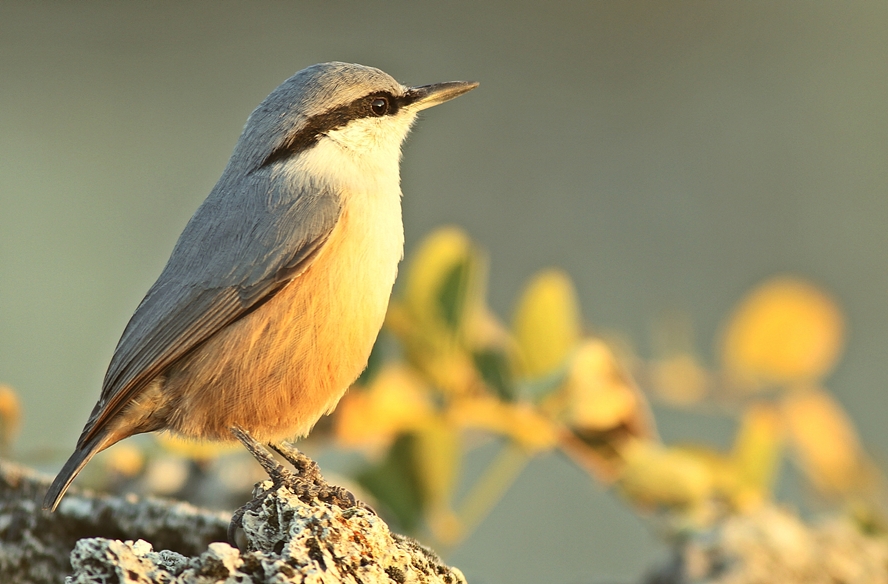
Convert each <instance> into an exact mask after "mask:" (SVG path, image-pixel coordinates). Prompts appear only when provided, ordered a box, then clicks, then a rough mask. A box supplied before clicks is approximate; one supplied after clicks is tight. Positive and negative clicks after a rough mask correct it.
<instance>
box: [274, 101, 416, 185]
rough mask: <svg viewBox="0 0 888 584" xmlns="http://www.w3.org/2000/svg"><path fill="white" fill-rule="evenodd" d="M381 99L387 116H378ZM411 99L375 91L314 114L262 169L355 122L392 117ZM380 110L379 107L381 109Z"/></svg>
mask: <svg viewBox="0 0 888 584" xmlns="http://www.w3.org/2000/svg"><path fill="white" fill-rule="evenodd" d="M377 100H385V101H386V104H387V106H386V108H385V111H384V112H383V113H377V112H376V111H375V110H374V107H373V104H374V102H376V101H377ZM410 101H411V99H410V97H408V96H404V95H394V94H392V93H389V92H388V91H383V92H375V93H371V94H369V95H365V96H364V97H360V98H358V99H356V100H354V101H352V102H351V103H347V104H345V105H341V106H339V107H335V108H333V109H330V110H327V111H326V112H324V113H321V114H317V115H314V116H312V117H310V118H309V119H308V120H306V122H305V124H303V126H302V127H301V128H300V129H299V131H298V132H296V133H295V134H293V135H292V136H290V137H289V138H288V139H287V140H286V142H284V143H283V144H281V145H280V146H278V147H277V148H275V149H274V150H273V151H272V152H271V153H270V154H269V155H268V156H267V157H266V158H265V160H264V161H262V164H261V165H260V168H261V167H263V166H267V165H269V164H271V163H272V162H277V161H278V160H283V159H285V158H289V157H290V156H294V155H296V154H298V153H299V152H301V151H303V150H305V149H307V148H309V147H311V146H312V145H314V144H315V143H316V142H317V141H318V140H319V139H320V137H321V136H322V135H324V134H325V133H327V132H330V131H332V130H335V129H337V128H341V127H343V126H345V125H346V124H347V123H349V122H350V121H352V120H357V119H360V118H370V117H374V118H376V117H382V116H391V115H394V114H396V113H398V111H399V110H400V109H401V108H402V107H403V106H404V105H407V104H408V103H410ZM377 109H378V108H377Z"/></svg>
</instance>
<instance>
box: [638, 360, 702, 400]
mask: <svg viewBox="0 0 888 584" xmlns="http://www.w3.org/2000/svg"><path fill="white" fill-rule="evenodd" d="M651 377H652V379H651V381H652V383H653V389H654V390H655V391H656V392H657V395H658V396H660V397H662V398H663V399H665V400H667V401H669V402H670V403H673V404H677V405H689V404H694V403H697V402H698V401H700V400H701V399H702V398H703V397H704V396H705V395H706V388H707V386H708V385H709V377H708V375H707V373H706V371H705V370H704V369H703V367H702V366H701V365H700V363H699V362H698V361H697V359H696V358H695V357H694V356H693V355H691V354H690V353H679V354H676V355H673V356H671V357H667V358H664V359H660V360H658V361H655V362H654V363H653V366H652V370H651Z"/></svg>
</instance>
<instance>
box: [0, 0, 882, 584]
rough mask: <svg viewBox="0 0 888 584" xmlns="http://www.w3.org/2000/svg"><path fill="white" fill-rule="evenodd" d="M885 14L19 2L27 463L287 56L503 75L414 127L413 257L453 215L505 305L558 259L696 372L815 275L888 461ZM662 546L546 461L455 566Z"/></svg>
mask: <svg viewBox="0 0 888 584" xmlns="http://www.w3.org/2000/svg"><path fill="white" fill-rule="evenodd" d="M886 28H888V5H886V4H885V3H883V2H875V1H874V2H863V1H856V2H847V3H828V2H822V3H811V2H781V3H771V2H755V1H753V2H722V3H711V2H701V1H696V2H670V3H663V2H654V1H646V0H645V1H636V2H623V3H603V2H602V3H587V2H561V3H554V4H553V3H536V2H516V1H511V2H505V1H490V2H458V3H440V2H436V3H431V2H386V3H361V4H358V3H332V2H292V3H281V2H250V3H247V2H189V3H165V2H145V3H113V2H92V1H89V2H79V3H62V2H24V1H15V0H3V1H2V2H0V331H2V334H0V383H6V384H8V385H9V386H11V387H13V388H14V389H15V391H16V392H17V394H18V396H19V399H20V400H21V402H22V408H23V424H22V429H21V434H20V436H19V438H18V440H17V442H16V444H15V447H14V449H13V450H12V456H13V458H16V459H19V460H22V461H25V462H28V463H30V464H34V465H37V466H39V467H40V468H43V469H44V470H47V471H53V472H54V471H55V470H56V469H57V468H58V467H59V466H60V464H61V462H62V461H63V459H64V457H66V456H67V455H68V454H69V453H70V449H71V448H73V445H74V442H75V441H76V438H77V436H78V435H79V432H80V430H81V428H82V425H83V423H84V422H85V420H86V417H87V416H88V414H89V411H90V410H91V408H92V406H93V404H94V403H95V400H96V398H97V397H98V392H99V388H100V386H101V380H102V376H103V374H104V370H105V367H106V366H107V363H108V361H109V359H110V357H111V354H112V352H113V349H114V346H115V344H116V342H117V340H118V338H119V335H120V333H121V332H122V330H123V327H124V326H125V324H126V322H127V320H128V318H129V316H130V314H131V313H132V311H133V310H134V308H135V307H136V305H137V304H138V302H139V301H140V300H141V298H142V296H143V295H144V293H145V291H146V290H147V289H148V287H149V286H150V285H151V283H152V282H153V281H154V279H155V278H156V277H157V275H158V274H159V272H160V270H161V268H162V267H163V264H164V263H165V261H166V258H167V257H168V255H169V252H170V251H171V249H172V246H173V244H174V242H175V239H176V237H177V236H178V234H179V233H180V231H181V229H182V228H183V227H184V225H185V223H186V221H187V220H188V218H189V217H190V215H191V213H192V212H193V211H194V209H195V208H196V207H197V205H198V204H199V203H200V202H201V201H202V200H203V198H204V197H205V196H206V194H207V193H208V192H209V190H210V189H211V188H212V186H213V184H214V182H215V180H216V179H217V178H218V176H219V174H220V173H221V171H222V168H223V167H224V165H225V163H226V161H227V158H228V156H229V154H230V152H231V149H232V147H233V145H234V142H235V140H236V139H237V137H238V135H239V133H240V130H241V128H242V127H243V123H244V121H245V120H246V117H247V115H248V114H249V113H250V112H251V111H252V109H253V108H254V107H255V106H256V105H257V104H258V103H259V102H260V101H261V100H262V99H263V98H264V97H265V96H266V95H267V94H268V93H269V92H270V91H271V90H272V89H273V88H274V87H276V86H277V85H278V84H279V83H280V82H281V81H283V80H284V79H285V78H287V77H288V76H290V75H291V74H292V73H293V72H295V71H297V70H299V69H301V68H303V67H305V66H308V65H310V64H313V63H316V62H320V61H328V60H343V61H354V62H360V63H363V64H367V65H373V66H376V67H379V68H381V69H383V70H385V71H386V72H388V73H390V74H392V75H393V76H395V77H396V78H397V79H399V80H400V81H402V82H404V83H407V84H426V83H432V82H437V81H445V80H453V79H471V80H478V81H480V82H481V87H480V88H479V89H478V90H477V91H474V92H472V93H471V94H469V95H467V96H465V97H463V98H461V99H459V100H456V101H454V102H452V103H448V104H447V105H445V106H443V107H441V108H435V109H434V110H431V111H429V112H427V113H425V114H424V115H423V118H422V119H421V120H420V122H419V123H418V124H417V126H416V128H415V130H414V131H413V133H412V134H411V137H410V138H409V139H408V141H407V143H406V145H405V148H404V159H403V163H402V188H403V191H404V221H405V228H406V237H407V254H408V257H409V256H410V254H411V252H412V251H414V250H415V248H416V246H417V244H418V242H419V241H420V240H421V239H422V238H423V237H424V236H425V235H427V234H428V233H429V232H430V231H432V230H433V229H434V228H436V227H439V226H441V225H444V224H453V225H457V226H459V227H460V228H461V229H463V230H464V231H465V232H466V233H467V234H468V235H469V236H470V237H471V239H472V241H474V242H475V244H476V245H477V246H479V248H481V249H483V250H485V254H486V258H487V262H488V264H489V283H488V294H487V298H488V301H489V304H490V307H491V308H492V310H493V312H494V313H496V314H498V315H500V317H501V318H502V319H503V320H509V319H510V318H511V314H512V311H513V308H514V306H515V303H516V301H517V299H518V297H519V294H520V293H521V290H522V289H523V287H524V285H525V284H524V283H525V282H526V281H527V280H528V278H530V277H531V275H532V274H534V273H536V272H537V271H538V270H540V269H542V268H545V267H548V266H559V267H561V268H563V269H564V270H565V271H566V273H568V274H570V276H571V278H572V279H573V281H574V283H575V286H576V290H577V295H578V299H579V302H580V305H581V306H582V312H583V316H584V322H585V327H586V331H587V332H591V333H593V334H602V335H610V336H612V337H618V338H619V339H621V342H622V343H624V344H626V345H630V346H631V347H632V348H633V354H636V355H640V356H642V357H645V358H651V357H655V356H656V355H655V353H656V352H657V350H658V347H657V343H656V342H655V341H656V338H657V335H656V334H655V333H654V332H652V331H657V330H660V328H658V327H661V325H662V323H663V322H674V321H675V320H676V319H678V320H679V321H680V322H682V323H685V325H686V326H685V325H682V326H683V327H684V329H682V330H689V331H692V333H688V334H687V336H686V339H685V340H686V341H687V343H688V344H689V346H690V349H693V352H694V353H695V354H696V355H698V356H699V358H700V359H701V360H702V361H703V362H709V361H715V360H717V356H718V350H717V349H716V348H715V347H716V346H717V345H716V342H717V339H718V338H719V334H720V331H721V330H722V329H721V327H722V326H723V323H724V319H725V318H726V317H727V316H728V314H729V313H730V311H731V310H732V307H734V306H735V304H736V303H737V302H739V301H740V299H741V298H743V297H744V296H745V294H746V293H747V292H748V291H749V289H750V288H752V287H753V286H754V285H756V284H757V283H759V282H761V281H762V280H764V279H765V278H768V277H770V276H773V275H775V274H780V273H791V274H795V275H797V276H801V277H803V278H805V279H807V280H808V281H810V282H813V283H815V284H816V285H817V286H819V287H820V288H821V289H822V290H825V291H826V292H827V293H828V294H830V295H831V297H832V298H833V299H834V300H835V301H836V302H837V303H838V305H839V306H841V310H842V312H843V314H844V322H845V330H846V338H847V343H846V344H845V345H844V354H843V356H842V359H841V361H840V362H839V364H838V366H837V367H836V368H835V370H832V371H831V372H830V375H829V377H828V378H827V379H826V380H825V383H827V384H828V386H829V389H830V390H832V393H833V395H834V396H835V399H836V401H837V402H838V403H840V404H841V405H842V407H843V408H844V410H845V411H846V412H847V413H848V415H849V416H850V417H851V418H852V419H853V420H854V421H855V423H856V428H857V431H858V432H859V434H860V438H861V440H862V442H863V443H864V444H865V445H867V447H868V448H869V450H870V453H871V455H872V456H873V457H874V458H875V460H876V461H877V462H883V461H884V457H885V447H884V445H885V443H886V440H888V426H886V424H885V423H884V416H885V411H886V408H885V405H886V397H885V380H886V379H888V359H886V358H885V355H886V354H888V304H886V302H885V297H886V292H888V270H886V269H885V267H886V266H885V262H886V260H885V255H884V252H883V250H884V249H885V248H886V246H888V230H886V229H885V222H886V219H888V197H886V191H888V138H886V136H888V109H886V107H885V104H886V103H888V65H886V64H888V36H886V34H885V30H886ZM652 339H654V340H652ZM685 348H688V347H685ZM642 385H644V384H642ZM654 409H655V415H656V418H657V423H658V427H659V432H660V435H661V436H662V437H663V439H664V441H665V442H667V443H669V442H681V441H705V442H706V443H708V444H711V445H714V446H716V447H722V448H727V447H729V446H730V444H731V442H732V440H733V436H734V434H735V430H736V428H735V425H736V421H735V420H734V419H732V418H731V417H730V416H723V415H719V414H717V413H714V414H711V415H694V416H689V415H688V414H687V413H685V412H682V411H676V410H675V409H674V408H665V407H660V406H657V405H656V404H655V405H654ZM482 450H483V449H482ZM487 454H489V453H487ZM487 454H486V453H485V452H481V453H479V454H477V455H476V456H475V457H474V458H472V457H470V458H469V459H467V461H466V467H467V470H466V472H467V473H468V474H471V472H472V468H473V466H472V465H475V466H476V467H478V468H481V467H483V466H484V464H485V462H484V456H486V455H487ZM322 467H323V461H322ZM781 489H783V490H786V491H792V486H791V485H785V484H780V485H778V486H777V490H778V491H780V490H781ZM664 553H665V547H664V545H663V544H662V543H661V542H660V540H659V539H658V538H657V534H656V531H655V530H654V529H653V528H652V527H651V526H650V525H649V524H648V523H647V522H645V521H644V520H643V519H640V518H639V516H638V515H636V514H635V513H634V512H633V511H631V510H630V509H629V508H628V507H627V506H626V505H625V504H624V503H623V502H622V501H621V500H620V498H619V497H617V496H615V495H614V494H612V493H611V492H609V491H607V490H604V489H603V488H602V487H601V486H599V485H597V484H596V483H594V482H592V481H590V480H589V477H588V475H586V474H585V473H584V472H583V471H582V470H580V469H579V468H578V467H577V466H576V465H574V464H571V463H570V462H569V461H568V460H567V459H565V457H563V456H561V455H559V454H557V453H556V452H549V453H547V454H543V455H540V456H538V457H535V458H534V459H533V460H532V461H531V462H530V463H529V464H528V466H527V467H526V468H525V469H524V470H523V472H522V473H521V474H520V476H518V477H517V479H516V481H515V483H514V484H513V485H512V487H511V488H510V489H509V490H508V491H507V492H506V494H505V496H504V497H503V498H502V500H500V501H499V503H498V504H497V505H496V506H495V507H494V508H493V510H492V511H491V513H490V515H489V516H488V517H487V518H486V520H485V521H483V523H481V524H480V526H479V527H478V529H477V530H475V531H474V532H473V533H472V534H471V535H470V536H469V537H468V539H466V540H465V541H463V542H462V543H461V544H460V545H459V546H458V547H456V548H455V549H453V550H451V551H450V552H449V553H448V554H447V560H448V561H449V562H450V563H452V564H454V565H456V566H458V567H460V568H461V569H462V570H463V571H464V572H465V573H466V575H467V577H468V578H469V580H470V581H473V582H491V583H497V582H533V581H539V580H540V579H545V580H547V581H558V582H580V581H583V582H586V581H600V582H607V581H630V580H634V579H637V578H638V577H639V576H640V575H641V574H643V573H644V572H645V570H646V569H647V567H648V566H649V565H650V564H651V562H653V561H655V560H657V559H658V558H662V557H663V556H664Z"/></svg>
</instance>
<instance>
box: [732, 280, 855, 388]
mask: <svg viewBox="0 0 888 584" xmlns="http://www.w3.org/2000/svg"><path fill="white" fill-rule="evenodd" d="M843 329H844V322H843V318H842V314H841V312H840V310H839V307H838V306H837V305H836V303H835V302H834V301H833V300H832V299H831V298H830V297H829V296H827V295H826V294H825V293H824V292H822V291H821V290H819V289H818V288H816V287H815V286H814V285H812V284H810V283H808V282H805V281H803V280H799V279H796V278H790V277H778V278H774V279H772V280H769V281H767V282H765V283H764V284H763V285H761V286H759V287H758V288H757V289H755V290H753V291H752V292H751V293H750V294H749V296H747V297H746V298H745V299H744V300H743V302H741V303H740V305H739V306H738V307H737V308H736V309H735V311H734V313H733V315H732V316H731V318H730V320H729V321H728V325H727V329H726V332H725V335H724V339H723V345H722V356H723V360H724V363H725V366H726V367H727V368H728V370H729V371H730V372H731V373H733V374H734V375H736V376H738V377H739V378H740V379H741V380H743V381H747V382H753V383H754V382H764V383H779V384H788V383H798V382H805V381H814V380H817V379H819V378H821V377H823V376H824V375H826V374H827V373H828V372H829V371H830V370H831V369H832V367H833V365H835V363H836V361H837V359H838V357H839V353H840V352H841V349H842V342H843Z"/></svg>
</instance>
